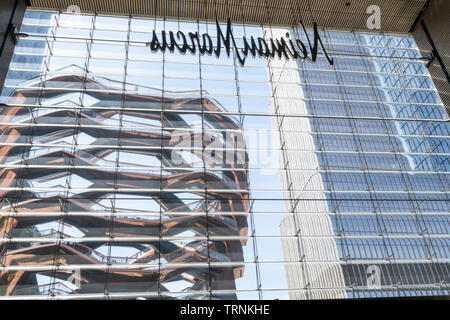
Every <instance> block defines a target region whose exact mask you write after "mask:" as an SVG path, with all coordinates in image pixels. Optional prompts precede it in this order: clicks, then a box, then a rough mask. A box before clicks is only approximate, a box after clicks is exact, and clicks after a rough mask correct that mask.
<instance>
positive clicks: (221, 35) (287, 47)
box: [148, 19, 333, 66]
mask: <svg viewBox="0 0 450 320" xmlns="http://www.w3.org/2000/svg"><path fill="white" fill-rule="evenodd" d="M300 26H301V28H302V29H303V32H304V33H305V37H306V40H307V45H308V47H309V50H307V48H306V45H305V44H304V43H303V42H302V41H301V40H298V39H295V40H293V39H291V38H290V36H289V33H286V37H285V38H284V37H282V38H279V39H275V40H274V39H272V38H270V39H264V38H261V37H258V38H257V39H255V38H254V37H253V36H251V37H250V39H247V38H246V37H245V36H244V37H243V38H242V45H241V47H238V45H237V44H236V39H235V37H234V35H233V31H232V27H231V21H230V19H228V20H227V28H226V30H225V32H223V30H222V28H221V27H220V25H219V22H218V21H217V20H216V28H217V33H216V43H215V46H214V44H213V41H212V39H211V37H210V35H209V34H208V33H203V34H199V33H198V32H194V33H193V32H189V33H188V34H187V35H186V34H185V33H184V32H183V31H178V32H176V33H174V32H173V31H169V32H166V31H165V30H163V31H161V34H160V36H159V37H158V34H157V33H156V31H155V30H153V35H152V41H151V42H149V43H148V46H150V49H151V50H152V52H157V51H161V52H166V50H168V51H169V52H171V53H173V52H174V51H175V49H177V50H178V51H179V52H180V53H182V54H185V53H186V52H188V51H189V52H190V53H192V54H195V53H196V51H197V50H198V52H199V53H200V54H201V55H204V54H205V53H206V54H208V55H212V54H215V55H216V57H217V58H219V57H220V53H221V51H222V50H223V49H224V50H225V52H226V54H227V56H228V57H229V56H230V54H231V50H234V52H235V53H236V58H237V59H238V61H239V63H240V64H241V65H242V66H244V65H245V60H246V59H247V57H248V55H251V56H252V57H256V56H257V55H258V56H259V57H263V58H275V57H278V58H280V59H281V58H285V59H294V60H296V59H307V60H310V61H312V62H315V61H316V59H317V52H318V49H319V45H320V47H321V48H322V52H323V54H324V55H325V57H326V59H327V61H328V63H329V64H330V65H333V58H331V57H330V56H329V55H328V53H327V51H326V49H325V47H324V45H323V43H322V40H321V39H320V35H319V32H318V30H317V24H316V23H314V24H313V39H312V41H311V39H310V37H309V35H308V34H307V32H306V29H305V26H304V25H303V23H302V22H301V21H300Z"/></svg>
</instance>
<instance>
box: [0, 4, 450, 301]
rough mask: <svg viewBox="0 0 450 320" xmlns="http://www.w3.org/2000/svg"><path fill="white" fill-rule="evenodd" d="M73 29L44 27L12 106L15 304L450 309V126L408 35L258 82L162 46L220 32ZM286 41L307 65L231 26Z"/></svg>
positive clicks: (52, 20)
mask: <svg viewBox="0 0 450 320" xmlns="http://www.w3.org/2000/svg"><path fill="white" fill-rule="evenodd" d="M242 6H243V7H245V4H243V5H242ZM244 9H245V8H244ZM243 12H244V11H243ZM73 18H74V17H73V16H72V15H68V14H66V13H64V12H47V11H40V10H28V11H27V12H26V14H25V18H24V21H23V24H22V27H21V29H20V32H21V34H22V36H19V39H18V42H17V45H16V46H15V52H14V56H13V58H12V62H11V64H10V67H9V71H8V76H7V79H6V82H5V86H4V87H3V89H2V94H1V97H0V101H1V102H4V103H5V104H1V105H0V108H1V110H0V114H1V116H0V134H1V136H0V159H1V161H0V172H1V176H0V195H1V196H0V201H1V202H0V203H1V204H0V262H1V264H0V274H1V278H0V300H1V299H16V298H39V299H46V298H51V297H52V296H53V295H55V296H56V295H58V294H63V295H62V296H60V297H56V298H62V299H78V298H100V299H102V298H182V299H205V298H213V299H215V298H232V299H317V298H355V297H369V296H378V297H381V296H395V295H397V296H402V295H403V296H407V295H442V294H447V295H448V294H449V291H448V288H449V287H448V280H449V279H448V278H449V268H448V262H449V260H448V259H449V258H450V253H449V251H448V248H449V245H448V241H449V234H450V232H449V228H448V226H449V223H448V215H449V213H448V212H449V207H448V204H449V203H450V202H449V201H448V200H449V199H448V185H449V183H448V177H449V176H448V172H449V158H450V152H449V147H448V143H449V138H448V137H449V126H450V125H449V123H448V120H446V119H448V116H447V114H446V113H445V111H444V109H443V107H442V103H441V102H440V99H439V98H438V97H437V95H436V90H435V88H434V85H433V83H432V81H431V78H430V76H429V74H428V71H427V68H426V67H425V66H424V64H425V63H424V61H421V60H420V59H419V58H418V51H417V48H416V46H415V44H414V42H413V41H412V38H411V36H410V35H407V34H404V35H399V34H396V35H390V34H387V33H383V34H376V33H362V32H361V33H354V32H344V31H340V32H337V31H328V30H323V29H321V30H320V31H319V33H320V37H321V39H322V40H323V41H324V43H325V46H326V47H327V52H328V53H329V54H330V55H331V56H332V57H333V58H334V62H335V63H334V65H333V66H330V65H329V63H328V62H327V60H326V59H325V58H324V57H323V56H322V54H321V53H320V50H319V55H318V56H317V60H316V62H314V63H313V62H311V61H304V62H302V61H293V60H292V59H290V60H286V59H284V58H282V59H278V58H277V57H275V58H274V59H272V58H268V59H265V58H259V57H257V58H252V57H250V56H249V57H248V58H247V59H246V62H245V66H243V67H242V66H241V65H240V63H239V61H238V59H236V57H235V56H234V54H233V53H231V54H230V56H229V57H228V56H227V55H226V54H221V55H220V57H217V56H216V55H214V54H212V55H208V54H204V55H199V54H198V50H197V52H196V53H195V54H191V53H189V50H188V52H186V54H184V55H183V54H180V53H179V51H178V50H175V51H174V52H173V53H170V52H169V51H168V50H166V52H165V53H162V52H160V51H157V52H152V50H151V48H150V47H149V46H148V43H149V41H151V39H152V32H153V30H155V32H156V33H158V38H159V39H162V37H161V34H160V32H162V30H166V32H167V31H169V30H171V31H174V32H176V31H177V30H182V31H183V32H184V34H185V35H187V34H189V32H191V33H192V34H195V32H199V34H203V33H204V32H207V33H209V34H210V35H211V37H212V41H213V43H216V40H217V39H216V38H214V33H215V30H216V24H215V17H210V20H209V21H207V22H203V21H182V20H173V19H164V18H162V17H161V18H158V17H156V18H155V17H153V18H148V17H147V18H146V17H134V16H129V15H126V16H107V15H102V14H80V15H79V16H77V17H76V19H75V20H76V21H74V19H73ZM303 21H306V20H303ZM305 23H306V22H305ZM222 26H223V25H222ZM225 27H226V26H223V29H224V30H225ZM286 32H290V33H291V34H290V35H289V38H290V39H294V36H298V37H300V38H301V40H302V42H303V43H305V44H306V45H307V48H306V49H307V50H308V51H309V50H310V48H309V46H308V44H307V43H308V41H306V40H305V39H304V36H303V35H302V31H301V32H300V34H299V35H298V34H297V30H292V29H280V28H275V27H270V26H268V25H263V26H261V25H249V24H247V23H238V22H237V21H234V20H233V33H234V35H235V38H236V39H237V40H238V41H237V43H236V44H237V45H238V46H239V45H242V41H241V40H242V39H243V37H244V36H245V37H246V39H251V37H253V38H254V39H257V38H258V37H266V38H272V39H280V38H281V37H283V38H285V39H287V38H288V37H286ZM23 34H26V35H27V36H26V37H25V36H23ZM175 34H176V33H175ZM310 39H312V35H311V37H310ZM179 40H180V41H179V43H180V44H181V43H182V40H181V39H179ZM269 43H270V42H269ZM241 49H243V48H241ZM224 52H225V51H224V50H222V53H224ZM308 53H309V52H308ZM308 56H311V55H310V54H308ZM222 106H224V107H222ZM238 119H239V120H238ZM446 121H447V122H446ZM244 136H245V139H244ZM244 141H245V143H244ZM224 147H227V150H226V152H225V153H223V152H222V151H223V150H222V149H224ZM250 187H251V188H250ZM250 191H251V192H250ZM244 269H245V272H244Z"/></svg>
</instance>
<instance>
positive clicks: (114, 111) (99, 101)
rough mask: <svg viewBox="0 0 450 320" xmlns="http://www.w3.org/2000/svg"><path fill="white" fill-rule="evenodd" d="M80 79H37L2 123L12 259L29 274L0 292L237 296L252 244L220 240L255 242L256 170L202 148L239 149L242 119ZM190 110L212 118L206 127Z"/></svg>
mask: <svg viewBox="0 0 450 320" xmlns="http://www.w3.org/2000/svg"><path fill="white" fill-rule="evenodd" d="M76 69H77V68H75V67H71V68H68V69H66V70H59V71H58V74H54V75H50V76H41V77H38V78H35V79H32V80H30V81H29V82H27V83H26V84H25V85H24V86H26V87H27V88H26V89H18V90H15V91H14V92H13V93H12V94H11V98H10V99H9V101H8V104H9V107H6V108H4V109H3V111H2V113H1V119H2V120H1V121H2V123H8V124H7V125H2V127H1V141H2V143H3V145H2V146H1V148H0V154H1V158H0V159H1V163H2V165H3V169H2V170H1V191H0V195H1V198H2V201H1V212H2V213H3V214H2V215H1V216H0V237H1V238H8V239H9V241H2V242H1V243H0V254H1V257H2V265H4V266H8V267H20V268H18V269H14V268H12V270H11V271H2V272H1V277H0V281H1V291H2V292H1V294H2V295H36V294H61V293H62V294H90V293H94V294H95V293H101V294H102V295H103V292H109V293H114V292H120V293H122V294H124V293H127V292H128V293H132V294H134V295H135V296H134V297H136V295H138V294H139V293H143V294H144V296H145V295H149V296H152V294H153V295H158V293H159V294H160V295H163V296H164V294H168V293H170V292H171V291H173V292H178V293H182V292H186V293H189V292H190V291H195V292H197V291H198V292H199V293H198V297H202V296H203V297H208V296H209V294H208V292H209V291H211V290H234V289H235V285H234V279H235V278H239V277H242V276H243V265H242V263H239V262H242V261H243V252H242V246H243V245H245V241H241V240H230V239H226V240H220V239H219V240H215V239H213V238H214V237H220V236H228V237H231V236H235V237H239V236H245V235H246V234H247V220H246V217H245V213H246V212H247V210H248V194H247V192H248V186H247V171H246V168H247V160H246V159H244V161H242V163H241V164H237V163H235V162H231V164H227V163H229V162H227V163H224V162H222V161H221V160H222V159H221V158H220V157H219V155H215V157H214V156H211V153H208V152H205V149H204V148H205V145H206V141H215V142H216V143H217V141H221V142H220V146H219V149H224V148H227V149H235V148H236V145H233V144H235V143H237V141H239V142H240V141H242V133H241V131H240V130H241V128H240V126H239V123H238V122H237V121H236V120H235V119H234V118H233V117H230V116H226V115H223V114H217V113H216V112H217V111H223V110H222V109H220V107H219V106H218V105H217V104H216V103H215V102H214V101H212V100H210V99H206V98H186V97H185V98H173V97H169V95H170V92H166V93H165V94H166V95H167V96H165V97H163V96H161V92H159V96H158V95H156V94H155V95H145V94H124V93H121V87H122V86H123V87H124V88H125V87H131V85H129V84H127V83H118V82H111V81H108V79H102V78H92V77H89V76H85V75H83V73H82V72H81V73H79V74H77V73H65V72H66V71H67V70H70V71H76ZM81 71H83V70H81ZM114 85H116V87H114ZM117 85H119V87H117ZM55 88H56V89H55ZM82 89H84V90H82ZM144 89H145V88H144ZM147 90H149V89H148V88H147ZM154 91H156V90H154ZM184 95H185V96H188V95H189V93H184ZM36 101H39V104H40V105H41V107H27V106H28V105H30V104H34V103H36ZM61 106H64V107H61ZM187 110H190V111H195V110H197V111H200V110H202V111H204V112H205V113H204V114H203V117H204V118H203V126H204V128H203V130H202V128H201V127H200V129H199V128H196V124H195V122H193V120H192V114H190V113H189V112H186V111H187ZM207 112H210V113H207ZM195 120H197V119H195ZM227 129H228V130H233V133H232V134H231V136H229V138H231V139H229V140H226V139H225V131H224V130H227ZM191 140H192V141H200V144H199V145H198V144H196V145H195V147H196V148H191V144H190V141H191ZM185 141H189V144H188V145H186V143H185V144H184V145H182V146H183V147H182V148H180V144H181V143H183V142H185ZM201 141H203V146H202V142H201ZM227 152H230V153H232V151H231V150H229V151H227ZM244 157H245V151H244ZM235 212H236V213H237V214H234V213H235ZM187 235H188V236H191V237H193V240H192V241H187V242H186V241H183V237H186V236H187ZM177 238H180V239H182V240H177ZM66 239H67V240H66ZM205 262H207V263H208V264H211V263H214V262H218V263H227V262H228V264H226V265H225V266H224V267H221V266H218V267H214V266H209V267H208V268H204V267H203V268H202V267H198V266H196V265H195V263H203V264H204V263H205ZM232 262H235V264H234V265H233V266H229V265H230V263H232ZM236 262H237V263H236ZM29 265H37V266H40V267H41V268H37V269H36V270H34V269H33V268H30V269H28V268H27V266H29ZM74 270H79V274H78V276H79V279H78V280H79V284H80V286H79V287H74V286H73V285H71V279H73V272H74ZM105 279H107V280H105ZM201 292H203V293H201ZM125 296H126V295H125ZM214 296H220V294H216V295H213V297H214ZM131 297H133V296H131ZM191 297H192V296H191ZM226 297H227V298H233V297H235V296H234V295H233V293H230V294H228V295H226Z"/></svg>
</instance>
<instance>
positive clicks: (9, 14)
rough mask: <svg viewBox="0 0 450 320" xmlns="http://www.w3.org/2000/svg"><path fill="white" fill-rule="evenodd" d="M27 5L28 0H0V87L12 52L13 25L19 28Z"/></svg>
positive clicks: (0, 87)
mask: <svg viewBox="0 0 450 320" xmlns="http://www.w3.org/2000/svg"><path fill="white" fill-rule="evenodd" d="M27 5H30V3H29V0H1V1H0V41H1V44H0V89H2V88H3V84H4V82H5V78H6V74H7V73H8V68H9V63H10V61H11V57H12V54H13V52H14V46H15V40H14V36H13V35H14V32H13V30H14V26H15V28H17V29H19V28H20V25H21V24H22V20H23V16H24V14H25V9H26V8H27ZM0 91H1V90H0Z"/></svg>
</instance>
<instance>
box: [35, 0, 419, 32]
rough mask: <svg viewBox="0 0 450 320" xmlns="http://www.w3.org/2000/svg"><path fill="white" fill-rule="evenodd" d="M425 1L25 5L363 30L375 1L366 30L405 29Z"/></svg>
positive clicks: (145, 0)
mask: <svg viewBox="0 0 450 320" xmlns="http://www.w3.org/2000/svg"><path fill="white" fill-rule="evenodd" d="M425 2H426V0H30V3H31V7H33V8H40V9H51V10H62V11H66V10H67V8H68V7H69V6H71V5H76V6H78V7H79V8H80V9H81V11H82V12H96V13H99V14H100V13H101V14H114V15H133V16H147V17H155V16H157V17H167V18H180V19H192V20H215V19H218V20H219V21H225V20H226V19H227V18H231V20H232V22H233V23H243V22H244V23H249V24H258V25H260V24H263V25H274V26H293V25H296V24H297V23H298V21H300V20H302V21H303V23H304V24H305V25H306V26H311V25H312V23H313V22H317V24H318V26H319V27H320V28H322V27H323V28H332V29H347V30H348V29H350V30H368V27H367V19H368V18H369V16H370V14H368V13H367V12H366V11H367V8H368V7H369V6H371V5H377V6H379V8H380V10H381V29H380V30H372V31H381V32H399V33H406V32H408V30H409V29H410V28H411V26H412V25H413V23H414V21H415V19H416V18H417V16H418V15H419V13H420V11H421V9H422V8H423V6H424V4H425Z"/></svg>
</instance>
